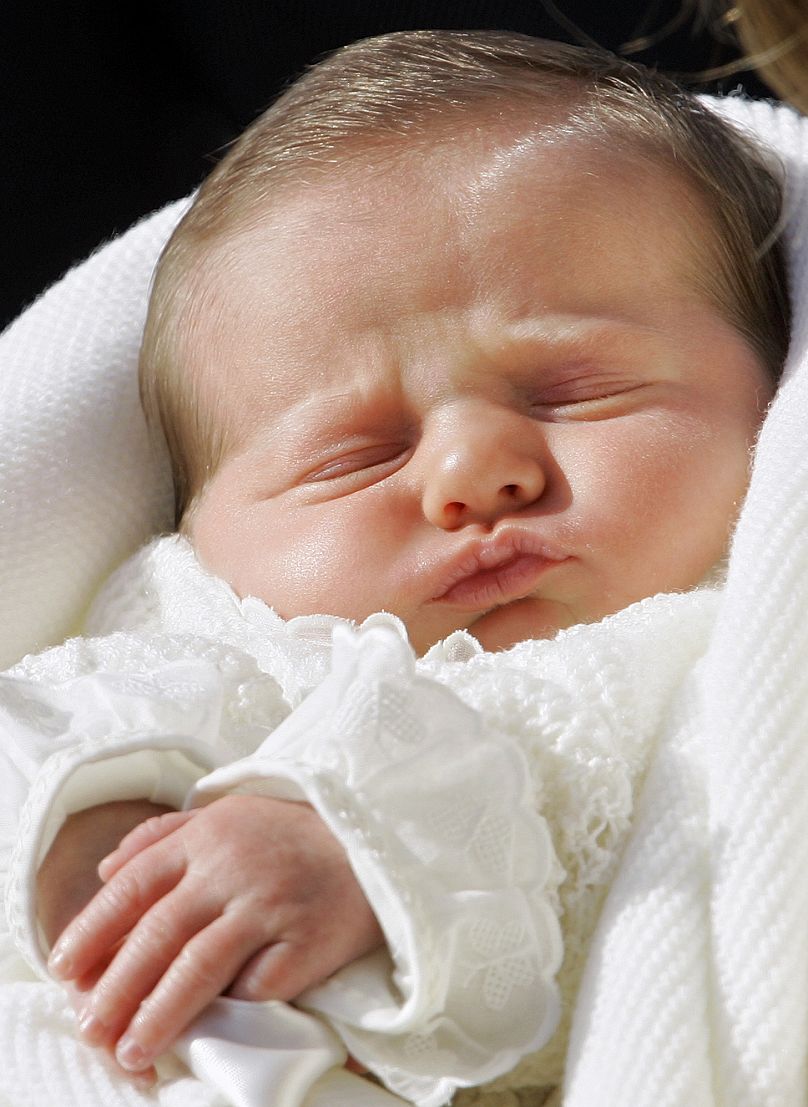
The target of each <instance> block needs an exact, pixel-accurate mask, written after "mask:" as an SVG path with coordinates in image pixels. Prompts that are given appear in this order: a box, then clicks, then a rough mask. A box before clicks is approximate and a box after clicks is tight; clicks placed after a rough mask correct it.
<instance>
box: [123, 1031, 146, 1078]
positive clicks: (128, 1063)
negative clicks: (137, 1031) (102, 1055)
mask: <svg viewBox="0 0 808 1107" xmlns="http://www.w3.org/2000/svg"><path fill="white" fill-rule="evenodd" d="M115 1057H116V1058H117V1061H118V1064H119V1065H120V1066H121V1067H122V1068H124V1069H126V1070H127V1071H128V1072H137V1071H138V1069H142V1068H145V1067H146V1066H147V1065H148V1064H150V1063H151V1062H150V1061H149V1059H148V1058H147V1057H146V1053H145V1051H144V1050H143V1049H142V1048H141V1047H140V1046H139V1045H138V1043H137V1042H136V1041H135V1039H134V1038H130V1037H129V1035H128V1034H125V1035H124V1036H123V1038H121V1040H120V1041H119V1042H118V1048H117V1049H116V1050H115Z"/></svg>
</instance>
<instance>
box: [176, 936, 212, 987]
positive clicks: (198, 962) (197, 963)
mask: <svg viewBox="0 0 808 1107" xmlns="http://www.w3.org/2000/svg"><path fill="white" fill-rule="evenodd" d="M221 971H222V961H221V958H220V957H219V956H218V955H217V953H216V952H214V951H213V950H201V949H199V948H197V947H195V946H194V945H189V946H186V947H185V948H184V949H183V950H182V951H181V952H180V953H179V954H178V956H177V958H176V959H175V961H174V963H173V965H172V966H171V970H170V972H169V974H168V976H169V977H172V978H174V979H175V980H177V981H178V982H179V983H180V985H181V986H182V987H184V988H188V989H191V990H193V991H199V992H206V991H209V990H211V989H215V990H216V991H218V990H219V982H220V978H221Z"/></svg>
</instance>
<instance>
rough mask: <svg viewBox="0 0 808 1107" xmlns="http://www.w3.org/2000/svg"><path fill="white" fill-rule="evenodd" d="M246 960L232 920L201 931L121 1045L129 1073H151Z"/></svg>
mask: <svg viewBox="0 0 808 1107" xmlns="http://www.w3.org/2000/svg"><path fill="white" fill-rule="evenodd" d="M248 948H249V947H248ZM244 957H245V949H244V938H243V937H240V936H239V935H238V934H236V933H234V930H233V923H232V921H231V920H230V919H228V918H226V917H224V916H221V917H219V918H217V919H216V920H215V921H214V922H212V923H211V924H210V925H209V926H208V927H206V929H205V930H202V931H200V933H199V934H197V935H196V937H194V938H192V939H191V940H190V941H189V942H188V943H187V944H186V945H185V947H184V948H183V950H182V951H181V953H179V954H178V956H177V957H176V958H175V960H174V961H173V963H172V965H171V967H170V968H169V969H168V971H167V972H166V973H165V975H164V976H163V977H162V979H161V980H160V981H159V983H158V984H157V985H156V987H155V988H154V991H153V992H152V993H151V995H149V996H148V997H147V998H146V999H145V1000H144V1001H143V1003H142V1004H141V1005H140V1008H139V1009H138V1011H137V1013H136V1014H135V1015H134V1017H133V1018H132V1020H131V1022H130V1023H129V1026H128V1027H127V1029H126V1032H125V1033H124V1034H123V1036H122V1037H121V1039H120V1041H119V1042H118V1046H117V1049H116V1051H115V1056H116V1058H117V1061H118V1063H119V1064H120V1065H122V1066H123V1068H125V1069H127V1070H128V1071H129V1072H142V1071H143V1070H144V1069H146V1068H148V1067H149V1066H150V1065H151V1064H152V1062H153V1061H154V1060H155V1058H157V1057H159V1056H160V1054H161V1053H163V1052H164V1051H165V1050H166V1049H168V1048H169V1047H170V1046H171V1045H173V1043H174V1042H175V1041H176V1039H177V1037H178V1036H179V1035H180V1034H181V1033H182V1031H183V1030H184V1029H185V1027H186V1026H187V1025H188V1023H189V1022H191V1020H192V1019H194V1018H195V1017H196V1016H197V1015H198V1014H199V1013H200V1011H202V1010H204V1008H205V1007H207V1006H208V1004H209V1003H211V1002H212V1000H214V999H215V998H216V997H217V996H218V995H221V994H222V992H223V991H224V990H225V988H226V987H227V985H228V984H229V982H230V981H231V980H232V979H233V977H234V976H235V974H236V973H237V972H238V970H239V967H240V965H241V964H242V963H243V961H244Z"/></svg>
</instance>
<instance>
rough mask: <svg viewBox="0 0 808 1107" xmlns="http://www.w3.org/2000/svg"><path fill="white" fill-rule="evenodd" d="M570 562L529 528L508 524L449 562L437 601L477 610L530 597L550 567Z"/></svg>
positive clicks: (440, 576) (440, 578)
mask: <svg viewBox="0 0 808 1107" xmlns="http://www.w3.org/2000/svg"><path fill="white" fill-rule="evenodd" d="M567 560H569V557H568V555H567V554H564V553H561V552H560V551H558V550H555V549H553V548H552V547H550V546H549V545H548V544H547V543H546V542H545V541H544V540H543V539H541V538H540V537H538V536H537V535H535V534H533V533H532V532H531V531H529V530H523V529H522V528H508V529H507V530H501V531H498V532H497V533H495V534H493V535H491V536H489V537H486V538H482V539H477V540H475V541H472V542H470V543H467V544H466V546H464V548H463V549H462V550H461V551H460V553H459V554H458V555H456V556H455V558H454V559H453V560H452V561H450V562H448V563H444V564H443V566H442V567H441V569H440V570H439V571H438V573H437V574H435V576H436V579H437V581H438V583H437V587H435V588H434V591H433V595H432V602H433V603H439V604H442V605H446V606H452V607H459V608H465V609H466V610H470V611H477V610H480V609H481V608H485V607H492V606H495V605H498V604H503V603H508V602H510V601H512V600H516V599H520V598H522V597H524V596H528V595H530V593H531V592H533V591H534V590H535V588H536V586H537V585H538V583H539V580H540V578H541V577H542V576H544V574H545V573H546V572H547V570H549V569H551V568H553V567H554V566H556V565H559V564H561V563H562V562H564V561H567Z"/></svg>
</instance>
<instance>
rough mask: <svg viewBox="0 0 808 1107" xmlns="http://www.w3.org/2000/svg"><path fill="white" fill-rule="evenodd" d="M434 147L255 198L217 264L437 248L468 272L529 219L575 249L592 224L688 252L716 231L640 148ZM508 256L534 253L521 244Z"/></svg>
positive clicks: (502, 132)
mask: <svg viewBox="0 0 808 1107" xmlns="http://www.w3.org/2000/svg"><path fill="white" fill-rule="evenodd" d="M427 138H428V139H429V140H428V141H427V140H425V139H422V140H421V141H420V142H419V143H418V144H411V145H410V146H409V147H408V146H406V145H404V144H400V145H399V146H397V147H394V148H389V147H385V146H383V145H380V146H370V147H364V148H362V147H359V148H357V149H356V150H355V151H353V152H352V156H350V157H343V158H342V159H341V160H340V161H339V162H338V163H335V164H334V166H333V167H332V170H331V171H330V172H329V173H328V174H327V175H323V176H318V177H314V178H308V179H304V180H302V181H299V182H295V181H294V179H290V180H289V181H287V182H285V184H284V187H282V188H281V189H280V190H279V191H278V192H277V194H275V195H273V196H271V197H269V198H267V197H266V196H259V197H257V198H256V200H255V203H254V204H253V205H251V206H250V207H249V208H248V210H247V212H246V213H245V216H244V217H243V218H241V219H236V220H235V221H234V222H233V224H232V226H231V227H230V229H229V231H228V233H227V234H226V235H225V236H223V237H222V238H221V239H220V241H219V242H218V243H217V244H216V247H215V249H216V252H217V253H218V252H219V251H221V252H222V254H223V255H224V256H226V257H227V258H228V259H229V262H230V264H231V265H233V264H237V263H238V259H239V258H245V257H248V256H249V255H251V254H254V253H256V252H263V253H266V254H267V256H269V255H270V254H271V253H272V252H273V251H274V252H276V253H282V254H283V255H284V256H285V257H288V256H290V255H294V256H295V257H296V258H297V259H298V262H299V264H300V265H301V266H303V267H305V266H307V265H312V266H317V265H318V264H321V262H322V261H323V260H328V259H330V251H332V250H333V249H334V248H335V242H337V241H338V242H339V243H340V248H341V249H343V250H346V249H347V250H348V252H349V253H354V254H355V253H356V252H357V251H358V250H360V249H362V250H365V251H368V250H369V251H373V250H374V248H375V250H376V251H377V252H383V251H384V250H385V249H390V248H393V249H399V248H407V247H408V248H411V249H418V248H423V247H424V245H429V246H430V247H431V246H432V245H434V242H435V236H439V237H440V238H441V241H442V244H443V246H444V247H445V249H446V251H447V255H448V256H450V257H451V256H454V257H455V259H456V262H457V264H462V263H463V261H464V259H465V256H466V254H467V253H471V254H474V253H475V252H479V251H481V250H485V249H487V248H488V247H490V244H491V241H492V236H491V235H490V234H488V233H487V232H488V231H489V230H490V229H491V228H492V227H494V226H499V227H502V228H503V229H506V228H507V226H508V223H509V219H510V217H511V216H512V217H513V220H512V221H513V222H517V221H519V220H521V224H520V229H521V228H522V227H524V225H525V223H527V225H528V227H529V225H530V223H531V219H530V212H529V211H527V212H526V209H530V210H532V212H534V213H535V217H536V218H535V220H533V221H532V222H534V223H535V225H536V227H537V228H538V229H541V230H543V231H545V232H546V229H547V225H548V222H549V221H550V220H553V221H554V222H555V224H556V226H557V228H558V230H559V234H562V235H563V236H565V237H566V240H567V242H568V245H569V248H570V249H575V248H579V247H580V245H581V242H580V239H581V236H582V235H585V234H586V233H588V232H590V231H591V230H592V216H593V215H597V221H598V224H599V226H600V227H601V228H605V227H606V226H607V225H612V226H613V227H617V228H618V229H619V231H620V233H625V234H626V235H630V234H632V233H642V231H643V230H644V228H643V220H645V221H646V222H651V221H652V222H653V224H654V230H655V234H656V235H658V234H660V233H662V234H663V236H664V235H665V233H666V232H667V238H668V241H669V244H670V247H671V248H673V247H674V244H676V247H677V248H678V249H683V250H685V252H689V251H690V249H691V248H692V247H693V246H694V245H695V243H696V242H697V239H698V235H693V234H691V233H689V231H690V230H692V229H693V227H694V224H695V225H696V226H698V229H699V231H700V232H702V237H703V232H704V231H705V229H706V226H705V225H710V224H713V225H712V226H711V228H710V229H711V230H712V231H713V232H715V230H716V227H715V226H714V219H713V213H712V212H710V211H709V210H708V205H707V202H706V200H705V199H704V197H703V196H702V195H701V194H699V192H698V191H697V190H696V189H695V188H693V187H692V186H691V185H690V183H689V182H688V181H687V179H686V178H685V177H684V175H683V174H682V173H680V172H678V171H677V170H676V169H675V167H674V166H673V164H672V162H670V163H669V162H668V161H667V160H666V159H665V158H664V156H662V155H660V154H657V155H656V156H651V155H650V154H649V152H648V151H647V150H643V149H641V148H639V147H638V146H634V147H632V146H631V145H629V144H625V143H622V144H619V145H617V146H615V147H614V148H606V147H605V146H604V145H603V144H602V143H595V142H591V141H587V140H586V139H585V138H581V136H580V135H575V136H566V135H564V134H563V133H559V134H548V132H547V128H546V125H543V126H542V128H541V129H538V128H532V127H531V126H530V125H529V123H528V124H526V125H522V126H514V125H513V124H510V125H508V126H504V125H502V124H501V123H499V122H495V123H493V124H491V123H488V124H487V125H486V126H482V125H481V126H477V127H469V128H467V129H466V130H465V131H462V132H459V133H457V134H451V133H450V134H447V133H446V132H445V131H440V132H438V133H436V134H435V135H433V136H431V138H430V137H429V136H427ZM525 215H527V219H525V218H523V217H524V216H525ZM649 229H650V228H649ZM708 237H712V236H711V235H708ZM461 242H462V244H463V247H464V249H463V250H459V249H458V244H459V243H461ZM509 248H510V249H515V250H520V249H521V248H531V243H530V242H529V241H527V240H524V239H520V238H517V239H516V240H511V241H510V242H509ZM700 254H701V251H700ZM702 256H703V255H702ZM390 260H391V264H394V262H395V258H394V256H391V259H390ZM212 268H218V261H217V264H216V265H215V266H212ZM225 269H226V267H225ZM353 276H354V274H353V273H352V271H351V269H350V267H349V266H348V265H346V266H345V267H344V268H343V270H342V273H341V279H342V280H343V281H344V282H345V283H346V284H350V283H351V281H352V278H353Z"/></svg>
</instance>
